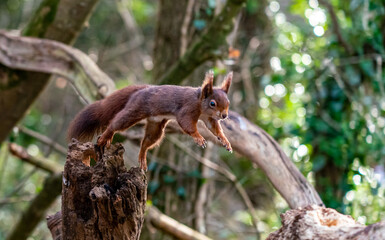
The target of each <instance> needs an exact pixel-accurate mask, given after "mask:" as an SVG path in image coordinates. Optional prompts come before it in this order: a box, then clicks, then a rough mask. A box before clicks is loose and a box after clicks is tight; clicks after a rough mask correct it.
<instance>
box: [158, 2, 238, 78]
mask: <svg viewBox="0 0 385 240" xmlns="http://www.w3.org/2000/svg"><path fill="white" fill-rule="evenodd" d="M245 2H246V0H228V1H227V2H226V5H225V6H224V7H223V9H222V11H221V13H220V14H219V15H218V16H216V17H215V18H214V19H213V22H212V23H211V25H210V26H209V27H208V28H207V30H206V32H205V33H204V34H203V35H202V36H201V37H200V38H199V39H198V40H197V41H196V42H195V43H193V44H192V45H191V46H190V47H189V48H188V49H187V50H186V53H185V54H184V55H183V56H182V57H181V58H180V59H179V60H178V61H177V62H176V63H175V64H173V65H172V66H171V68H170V69H169V70H168V71H167V72H166V73H165V74H164V75H163V76H162V77H161V79H159V80H158V81H157V82H158V83H159V84H179V83H181V82H182V81H183V79H185V78H186V77H187V76H188V75H189V74H190V73H191V72H192V71H194V69H196V68H197V67H199V66H200V65H201V64H202V63H204V62H205V61H207V60H210V59H211V60H212V59H216V58H219V57H222V55H223V51H222V50H221V49H220V48H221V47H223V48H224V49H226V50H227V48H226V47H224V45H225V44H226V37H227V35H228V34H229V33H230V32H231V30H232V29H233V18H234V17H235V16H236V15H237V14H238V13H239V11H240V10H241V9H242V6H243V5H244V3H245Z"/></svg>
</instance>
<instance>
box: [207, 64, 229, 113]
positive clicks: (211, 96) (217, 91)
mask: <svg viewBox="0 0 385 240" xmlns="http://www.w3.org/2000/svg"><path fill="white" fill-rule="evenodd" d="M232 78H233V72H230V73H228V74H227V75H226V77H225V79H224V80H223V82H222V86H221V87H213V81H214V72H213V71H212V70H210V71H209V72H207V73H206V76H205V80H204V82H203V84H202V88H201V96H200V99H201V102H202V114H204V115H207V116H209V117H212V118H213V119H216V120H222V119H225V118H227V116H228V115H229V114H228V113H229V105H230V101H229V99H228V97H227V92H228V91H229V88H230V85H231V80H232Z"/></svg>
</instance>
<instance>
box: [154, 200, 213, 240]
mask: <svg viewBox="0 0 385 240" xmlns="http://www.w3.org/2000/svg"><path fill="white" fill-rule="evenodd" d="M147 218H148V219H149V220H150V222H151V223H152V225H153V226H154V227H156V228H158V229H160V230H162V231H163V232H166V233H167V234H169V235H171V236H173V237H175V238H177V239H181V240H210V239H211V238H209V237H207V236H205V235H203V234H201V233H199V232H197V231H195V230H193V229H191V228H189V227H187V226H186V225H184V224H182V223H179V222H177V221H175V220H174V219H173V218H170V217H169V216H166V215H164V214H162V213H161V212H160V211H159V210H158V209H157V208H155V207H154V206H152V207H150V208H149V209H148V210H147Z"/></svg>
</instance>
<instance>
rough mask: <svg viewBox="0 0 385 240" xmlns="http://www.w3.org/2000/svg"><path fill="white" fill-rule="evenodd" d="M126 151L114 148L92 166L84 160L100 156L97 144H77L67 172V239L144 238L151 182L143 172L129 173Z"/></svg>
mask: <svg viewBox="0 0 385 240" xmlns="http://www.w3.org/2000/svg"><path fill="white" fill-rule="evenodd" d="M123 152H124V148H123V147H122V145H120V144H114V145H111V147H110V148H108V149H107V148H106V150H105V153H104V155H103V157H102V159H101V160H99V161H98V162H97V163H96V164H95V166H91V167H90V166H87V165H86V164H84V163H83V162H87V160H88V159H89V158H90V157H95V152H94V146H93V144H92V143H79V142H78V141H77V140H75V139H73V140H72V142H71V143H70V145H69V149H68V155H67V162H66V164H65V167H64V173H63V186H62V187H63V190H62V237H63V239H71V240H74V239H75V240H76V239H82V240H83V239H84V240H88V239H89V240H91V239H92V240H95V239H129V240H133V239H139V236H140V233H141V229H142V225H143V221H144V211H145V206H146V196H147V179H146V175H145V174H144V172H143V171H142V170H141V169H140V168H131V169H130V170H128V171H127V169H126V167H125V166H124V162H123ZM88 161H89V160H88Z"/></svg>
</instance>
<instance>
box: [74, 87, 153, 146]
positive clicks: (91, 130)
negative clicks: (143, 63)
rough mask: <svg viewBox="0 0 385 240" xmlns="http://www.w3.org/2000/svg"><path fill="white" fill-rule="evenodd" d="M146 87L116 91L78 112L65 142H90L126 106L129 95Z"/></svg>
mask: <svg viewBox="0 0 385 240" xmlns="http://www.w3.org/2000/svg"><path fill="white" fill-rule="evenodd" d="M146 87H148V86H147V85H140V86H130V87H126V88H123V89H121V90H118V91H116V92H114V93H113V94H111V95H110V96H109V97H107V98H106V99H103V100H100V101H97V102H95V103H93V104H91V105H88V106H87V107H85V108H84V109H83V110H82V111H80V112H79V113H78V114H77V115H76V117H75V119H74V120H72V122H71V124H70V126H69V128H68V133H67V140H68V141H70V140H71V139H72V138H76V139H77V140H79V141H81V142H85V141H91V140H92V138H93V137H94V136H95V135H96V134H100V133H102V132H103V131H104V130H105V129H106V128H107V126H108V124H109V123H110V121H111V120H112V119H113V118H114V116H115V115H116V114H117V113H118V112H120V111H121V110H122V109H123V108H124V107H125V105H126V103H127V101H128V100H129V98H130V97H131V95H132V94H133V93H134V92H136V91H138V90H141V89H143V88H146Z"/></svg>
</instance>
